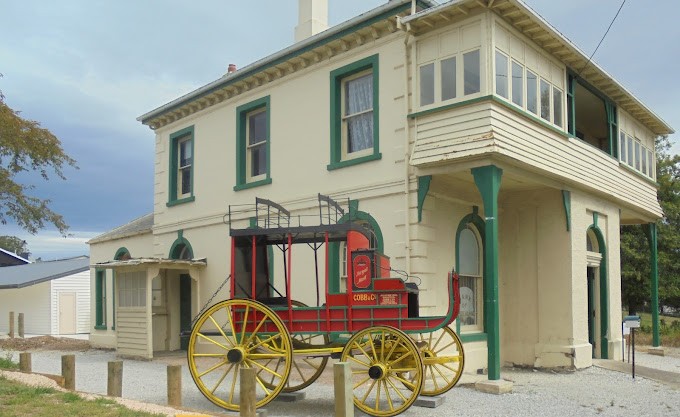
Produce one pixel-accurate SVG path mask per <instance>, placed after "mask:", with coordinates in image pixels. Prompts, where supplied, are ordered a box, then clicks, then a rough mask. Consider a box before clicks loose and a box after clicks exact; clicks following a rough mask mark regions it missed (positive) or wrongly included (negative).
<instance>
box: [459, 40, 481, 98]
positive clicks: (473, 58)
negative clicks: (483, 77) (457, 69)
mask: <svg viewBox="0 0 680 417" xmlns="http://www.w3.org/2000/svg"><path fill="white" fill-rule="evenodd" d="M463 70H464V73H465V74H464V76H463V82H464V84H465V88H464V90H463V92H464V93H465V95H468V94H474V93H479V90H480V77H479V71H480V69H479V50H476V51H471V52H468V53H466V54H463Z"/></svg>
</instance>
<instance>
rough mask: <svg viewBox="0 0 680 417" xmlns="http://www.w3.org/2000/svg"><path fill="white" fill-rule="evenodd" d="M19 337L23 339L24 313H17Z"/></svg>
mask: <svg viewBox="0 0 680 417" xmlns="http://www.w3.org/2000/svg"><path fill="white" fill-rule="evenodd" d="M19 337H22V338H23V337H24V313H19Z"/></svg>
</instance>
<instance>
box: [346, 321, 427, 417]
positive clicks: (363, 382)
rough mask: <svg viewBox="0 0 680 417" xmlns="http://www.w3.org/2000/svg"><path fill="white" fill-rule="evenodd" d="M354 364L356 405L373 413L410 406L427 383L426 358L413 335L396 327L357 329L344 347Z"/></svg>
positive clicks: (388, 412)
mask: <svg viewBox="0 0 680 417" xmlns="http://www.w3.org/2000/svg"><path fill="white" fill-rule="evenodd" d="M341 360H342V361H343V362H349V363H350V364H351V367H352V391H353V394H354V405H356V406H357V407H358V408H359V409H360V410H361V411H363V412H365V413H367V414H370V415H373V416H394V415H397V414H399V413H401V412H403V411H404V410H406V409H408V408H409V407H410V406H411V404H413V402H414V401H415V400H416V398H418V395H419V394H420V390H421V387H422V385H423V361H422V359H421V356H420V353H419V352H418V348H417V346H416V345H415V343H414V342H413V339H411V338H410V337H408V336H407V335H406V334H405V333H404V332H402V331H401V330H399V329H395V328H394V327H389V326H376V327H369V328H367V329H364V330H361V331H359V332H357V333H356V334H355V335H354V336H352V338H350V339H349V341H348V342H347V344H346V345H345V348H344V349H343V351H342V355H341Z"/></svg>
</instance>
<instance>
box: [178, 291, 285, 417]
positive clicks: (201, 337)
mask: <svg viewBox="0 0 680 417" xmlns="http://www.w3.org/2000/svg"><path fill="white" fill-rule="evenodd" d="M292 351H293V350H292V342H291V339H290V335H289V334H288V330H287V329H286V326H285V325H284V324H283V322H282V321H281V319H280V318H279V317H278V316H277V315H276V313H274V312H273V311H272V310H271V309H269V308H268V307H267V306H265V305H263V304H261V303H259V302H257V301H253V300H247V299H244V300H239V299H234V300H226V301H222V302H220V303H217V304H215V305H214V306H212V307H210V308H209V309H208V310H207V311H206V312H205V313H203V314H202V315H201V316H200V317H199V318H198V320H197V321H196V324H195V325H194V327H193V328H192V330H191V337H190V338H189V349H188V351H187V358H188V361H189V371H190V372H191V377H192V378H193V379H194V382H195V383H196V386H197V387H198V389H199V390H200V391H201V393H202V394H203V395H204V396H205V397H206V398H207V399H208V400H210V401H212V402H213V403H215V404H217V405H219V406H220V407H223V408H226V409H228V410H232V411H239V410H240V399H239V393H240V376H239V374H240V372H239V369H240V368H241V367H246V368H254V369H255V370H256V371H257V373H256V384H255V389H256V393H255V397H256V407H257V408H259V407H262V406H264V405H265V404H267V403H269V402H270V401H271V400H273V399H274V398H275V397H276V396H277V395H278V394H279V393H280V392H281V390H283V388H284V386H285V383H286V380H287V379H288V374H289V373H290V368H291V364H292V361H293V359H292V356H293V355H292ZM272 362H275V363H276V364H278V367H277V368H276V369H275V368H272V367H271V366H269V364H271V363H272ZM265 379H266V382H267V383H266V384H265Z"/></svg>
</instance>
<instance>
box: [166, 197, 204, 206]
mask: <svg viewBox="0 0 680 417" xmlns="http://www.w3.org/2000/svg"><path fill="white" fill-rule="evenodd" d="M194 200H196V197H195V196H193V195H192V196H191V197H186V198H181V199H179V200H172V201H168V202H167V203H165V205H166V206H167V207H172V206H177V205H179V204H184V203H191V202H192V201H194Z"/></svg>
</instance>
